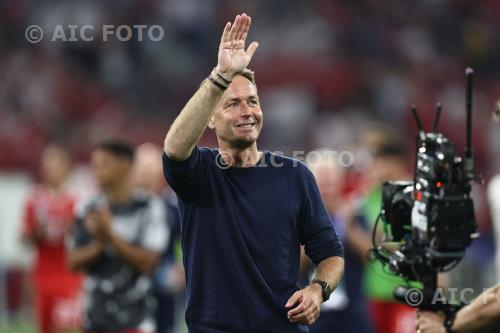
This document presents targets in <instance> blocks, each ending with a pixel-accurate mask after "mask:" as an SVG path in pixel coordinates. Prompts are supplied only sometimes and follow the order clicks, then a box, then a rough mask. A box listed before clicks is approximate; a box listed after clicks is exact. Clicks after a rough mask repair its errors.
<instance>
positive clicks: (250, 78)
mask: <svg viewBox="0 0 500 333" xmlns="http://www.w3.org/2000/svg"><path fill="white" fill-rule="evenodd" d="M236 75H241V76H243V77H244V78H246V79H247V80H248V81H250V82H252V84H253V85H254V86H255V88H257V83H255V72H254V71H253V70H251V69H249V68H245V69H244V70H242V71H241V72H240V73H238V74H236Z"/></svg>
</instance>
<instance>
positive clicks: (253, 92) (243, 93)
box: [222, 75, 257, 100]
mask: <svg viewBox="0 0 500 333" xmlns="http://www.w3.org/2000/svg"><path fill="white" fill-rule="evenodd" d="M249 96H257V88H256V87H255V86H254V84H253V83H252V82H250V80H248V79H247V78H245V77H243V76H241V75H236V76H235V77H234V78H233V81H232V82H231V84H230V85H229V87H228V88H227V90H226V91H225V92H224V95H223V96H222V100H228V99H231V98H247V97H249Z"/></svg>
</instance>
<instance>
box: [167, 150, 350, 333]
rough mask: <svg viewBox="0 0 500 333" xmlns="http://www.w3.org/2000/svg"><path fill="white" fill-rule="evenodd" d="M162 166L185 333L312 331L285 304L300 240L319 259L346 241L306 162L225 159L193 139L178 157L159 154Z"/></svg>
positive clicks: (339, 250)
mask: <svg viewBox="0 0 500 333" xmlns="http://www.w3.org/2000/svg"><path fill="white" fill-rule="evenodd" d="M163 169H164V174H165V178H166V179H167V181H168V183H169V184H170V186H171V187H172V188H173V189H174V191H175V192H176V193H177V196H178V199H179V211H180V217H181V229H182V251H183V260H184V267H185V269H186V283H187V285H186V287H187V308H186V322H187V325H188V328H189V331H190V332H191V333H205V332H206V333H208V332H212V333H215V332H227V333H240V332H241V333H247V332H248V333H250V332H251V333H257V332H269V333H281V332H308V330H307V327H305V326H302V325H292V324H290V322H289V321H288V319H287V309H285V304H286V302H287V300H288V298H289V297H290V296H291V295H292V294H293V293H294V292H295V291H297V290H298V286H297V280H298V276H299V268H300V267H299V266H300V244H305V251H306V254H307V255H308V256H309V257H310V258H311V260H312V261H313V262H314V263H315V264H318V263H319V262H321V261H322V260H324V259H326V258H329V257H333V256H343V247H342V244H341V242H340V240H339V237H338V236H337V233H336V232H335V230H334V227H333V224H332V223H331V220H330V217H329V216H328V213H327V212H326V210H325V207H324V206H323V203H322V201H321V196H320V194H319V191H318V188H317V185H316V181H315V179H314V177H313V175H312V174H311V172H310V171H309V170H308V169H307V167H306V166H305V165H304V164H303V163H302V162H300V161H298V160H294V159H290V158H287V157H283V156H279V155H276V154H272V153H270V152H264V154H263V157H262V158H261V159H260V161H259V162H258V163H257V164H256V165H255V166H253V167H249V168H233V167H227V166H226V165H224V163H223V160H222V159H221V158H220V155H219V154H218V150H217V149H208V148H197V147H195V148H194V150H193V152H192V153H191V156H190V157H189V158H188V159H186V160H185V161H182V162H178V161H174V160H171V159H169V158H168V156H167V155H166V154H163Z"/></svg>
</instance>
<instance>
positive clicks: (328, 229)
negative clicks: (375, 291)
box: [300, 167, 344, 265]
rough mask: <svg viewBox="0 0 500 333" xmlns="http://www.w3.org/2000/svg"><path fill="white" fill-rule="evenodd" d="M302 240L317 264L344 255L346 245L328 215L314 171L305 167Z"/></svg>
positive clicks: (306, 250)
mask: <svg viewBox="0 0 500 333" xmlns="http://www.w3.org/2000/svg"><path fill="white" fill-rule="evenodd" d="M303 170H304V176H303V179H304V194H303V202H302V207H301V225H300V241H301V243H302V244H304V245H305V252H306V255H307V256H308V257H309V258H310V259H311V261H312V262H313V263H314V264H315V265H317V264H319V263H320V262H321V261H323V260H325V259H327V258H330V257H344V247H343V245H342V242H341V241H340V237H339V236H338V234H337V232H336V231H335V227H334V225H333V221H332V219H331V217H330V216H329V215H328V213H327V211H326V208H325V206H324V204H323V201H322V199H321V195H320V192H319V189H318V186H317V184H316V180H315V179H314V176H313V175H312V173H311V172H310V171H309V169H307V168H306V167H304V169H303Z"/></svg>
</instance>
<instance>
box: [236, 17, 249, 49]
mask: <svg viewBox="0 0 500 333" xmlns="http://www.w3.org/2000/svg"><path fill="white" fill-rule="evenodd" d="M249 18H250V16H248V15H247V14H245V13H243V14H241V21H240V27H239V28H238V32H237V34H236V41H238V42H239V41H242V40H243V38H242V37H243V34H244V33H245V31H246V32H247V33H248V26H247V25H248V19H249ZM243 41H244V40H243Z"/></svg>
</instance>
